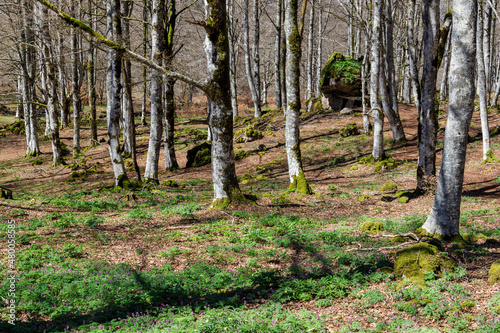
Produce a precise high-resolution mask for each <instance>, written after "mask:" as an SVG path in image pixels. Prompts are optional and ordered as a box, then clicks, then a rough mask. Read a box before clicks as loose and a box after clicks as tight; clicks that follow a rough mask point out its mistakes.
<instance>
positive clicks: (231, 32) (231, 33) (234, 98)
mask: <svg viewBox="0 0 500 333" xmlns="http://www.w3.org/2000/svg"><path fill="white" fill-rule="evenodd" d="M234 7H235V5H234V0H227V17H228V22H227V24H228V26H227V35H228V39H229V67H230V74H231V76H230V80H231V108H232V109H233V118H236V117H238V89H237V87H238V82H237V80H236V77H237V76H236V74H237V69H236V53H235V52H234V45H235V43H236V40H237V38H236V35H235V22H234Z"/></svg>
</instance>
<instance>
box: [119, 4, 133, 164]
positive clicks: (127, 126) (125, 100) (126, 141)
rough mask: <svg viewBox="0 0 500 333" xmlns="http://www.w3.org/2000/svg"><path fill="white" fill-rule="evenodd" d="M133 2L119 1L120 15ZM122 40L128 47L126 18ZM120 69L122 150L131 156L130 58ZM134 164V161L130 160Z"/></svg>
mask: <svg viewBox="0 0 500 333" xmlns="http://www.w3.org/2000/svg"><path fill="white" fill-rule="evenodd" d="M133 6H134V3H133V2H132V1H127V0H122V1H121V15H122V17H129V16H130V14H131V13H132V10H133ZM122 40H123V44H124V45H125V47H127V48H130V23H129V20H128V19H125V20H123V22H122ZM122 67H123V71H122V83H123V84H122V87H123V97H122V115H123V122H122V125H123V126H122V127H123V152H124V155H125V156H132V151H133V150H134V148H135V144H134V142H133V141H135V124H134V101H133V99H132V82H131V81H130V80H131V79H132V76H131V74H132V63H131V62H130V59H123V64H122ZM132 163H133V164H134V161H132Z"/></svg>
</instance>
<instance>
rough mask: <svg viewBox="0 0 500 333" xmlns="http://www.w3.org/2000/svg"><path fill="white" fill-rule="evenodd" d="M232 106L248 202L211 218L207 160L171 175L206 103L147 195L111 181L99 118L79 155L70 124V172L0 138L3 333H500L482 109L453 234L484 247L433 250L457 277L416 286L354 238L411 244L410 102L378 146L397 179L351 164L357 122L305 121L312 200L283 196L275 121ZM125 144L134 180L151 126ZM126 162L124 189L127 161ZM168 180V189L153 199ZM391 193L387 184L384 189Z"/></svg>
mask: <svg viewBox="0 0 500 333" xmlns="http://www.w3.org/2000/svg"><path fill="white" fill-rule="evenodd" d="M443 108H444V110H442V111H443V112H442V114H441V115H440V116H439V124H440V127H441V128H443V129H444V126H445V122H446V105H444V106H443V107H442V109H443ZM103 110H104V109H102V108H101V111H100V112H101V114H105V111H103ZM240 110H243V111H242V115H241V116H242V117H240V118H239V120H238V121H237V122H236V125H235V131H236V130H238V129H241V128H244V127H245V126H247V125H249V124H253V125H254V126H255V127H256V128H257V129H259V130H261V131H262V133H263V138H262V139H259V140H255V141H251V142H248V143H235V151H236V152H239V154H240V156H244V157H243V158H242V159H240V160H238V161H237V162H236V172H237V175H238V176H239V179H240V186H241V188H242V190H243V192H244V193H245V194H252V195H255V196H256V197H257V198H258V200H257V203H256V204H244V205H234V204H233V205H231V206H230V207H228V208H227V209H225V210H211V209H208V207H209V205H210V203H211V201H212V198H213V190H212V187H211V170H210V165H205V166H201V167H197V168H185V165H186V161H187V159H186V153H187V150H189V149H191V148H192V147H194V146H195V145H198V144H201V143H203V142H204V141H205V140H206V136H207V128H206V126H205V125H199V124H192V123H189V122H188V120H190V119H203V117H205V110H204V109H203V108H202V104H194V105H192V106H190V107H181V108H180V111H179V112H178V115H177V116H178V119H177V121H178V125H177V126H176V150H177V159H178V162H179V165H180V166H181V169H180V170H177V171H174V172H163V173H161V175H160V185H157V186H154V185H148V186H144V187H143V188H140V189H137V190H135V191H129V190H121V189H115V188H113V186H112V185H113V172H112V168H111V165H110V161H109V155H108V150H107V144H106V143H105V142H106V129H105V127H104V126H105V119H103V118H101V120H100V122H99V126H100V127H99V139H104V140H102V142H101V144H100V145H98V146H96V147H91V146H90V145H89V144H90V143H89V134H90V130H89V127H88V123H84V125H83V127H82V138H83V140H82V154H81V155H79V156H78V157H77V158H71V155H67V156H66V157H67V161H66V163H67V165H66V166H59V167H51V160H52V156H51V145H50V142H49V141H47V140H42V141H41V142H40V147H41V151H42V153H43V154H42V155H40V156H38V157H35V158H30V159H26V158H25V157H24V154H25V150H26V141H25V138H24V136H23V135H19V134H13V133H11V132H9V131H7V130H0V186H2V187H5V188H8V189H10V190H12V192H13V196H14V199H13V200H2V201H0V220H1V221H2V223H1V224H0V236H1V238H2V242H1V244H3V245H2V246H1V247H0V259H1V260H2V261H1V264H0V267H1V268H2V269H1V273H0V276H1V277H2V281H3V282H2V283H1V284H0V296H2V298H3V299H4V300H7V299H9V297H8V283H9V280H7V279H6V277H8V275H7V269H8V260H7V258H8V257H7V250H8V248H7V245H6V240H7V237H8V230H9V229H8V221H9V220H13V221H15V224H16V231H17V233H16V270H17V274H18V280H17V286H16V295H17V299H16V311H17V324H16V326H11V325H10V324H8V323H7V320H8V317H7V308H6V307H4V308H3V309H2V310H1V318H0V331H1V332H44V331H46V332H63V331H64V332H66V331H67V332H115V331H116V332H118V331H119V332H138V331H142V332H146V331H147V332H219V331H229V332H252V331H253V332H323V331H331V332H351V331H352V332H469V331H474V332H495V331H499V330H500V316H499V314H500V307H499V306H500V288H499V287H498V286H497V285H493V286H491V285H489V284H488V270H489V268H490V266H491V264H492V263H493V262H495V261H497V260H499V259H500V225H499V222H500V217H499V216H500V215H499V213H500V205H499V202H500V163H493V164H482V163H481V162H482V142H481V132H480V131H481V124H480V120H479V112H478V111H476V112H475V113H474V116H473V120H472V125H471V130H470V133H469V135H470V143H469V145H468V150H467V162H466V168H465V178H464V189H463V196H462V214H461V219H460V223H461V232H462V233H469V234H473V235H475V234H477V235H478V234H479V233H481V234H482V235H483V236H481V237H479V238H480V239H479V240H478V241H477V242H475V243H472V244H471V246H470V247H467V248H465V249H459V248H458V247H459V244H456V243H455V244H442V247H441V248H440V251H441V252H443V253H444V252H446V253H447V255H449V257H451V258H452V259H454V260H455V261H456V262H457V263H458V264H459V268H457V269H456V270H455V272H447V273H445V274H444V276H434V275H432V274H430V275H428V276H426V278H427V281H426V286H418V285H416V284H412V283H411V281H409V280H406V279H401V278H395V276H394V274H392V268H393V266H394V258H395V251H396V249H386V250H379V249H378V248H380V247H395V246H397V245H398V243H396V242H392V241H391V240H390V238H372V237H369V236H368V235H367V234H366V233H364V232H361V231H359V228H360V227H361V226H362V225H363V224H364V223H366V222H378V221H380V222H382V223H383V227H384V233H386V234H397V233H406V232H410V231H414V230H415V229H417V228H418V227H420V226H421V225H422V224H423V223H424V222H425V219H426V216H427V214H428V213H429V211H430V208H431V206H432V202H433V199H434V196H433V193H431V192H432V191H429V192H428V193H427V194H425V195H421V196H415V197H413V196H412V195H411V194H410V195H409V196H410V199H409V202H408V203H400V202H399V201H398V197H397V194H398V193H397V191H401V190H403V191H408V192H412V191H413V190H414V189H415V186H416V181H415V178H416V165H417V120H416V119H417V114H416V110H415V108H414V107H413V106H408V105H404V104H400V115H401V118H402V122H403V126H404V128H405V133H406V137H407V139H408V141H407V142H405V143H402V144H397V145H392V143H391V132H390V127H389V124H388V123H387V122H386V124H385V127H384V129H385V132H384V138H385V140H384V142H385V149H386V153H387V154H388V155H389V156H390V157H391V158H393V159H394V160H395V161H396V166H395V167H392V168H382V169H380V170H378V171H375V167H376V165H373V164H372V165H365V164H363V163H361V162H360V159H361V158H362V157H365V156H369V155H370V153H371V147H372V138H371V137H370V136H365V135H363V134H358V135H354V136H349V137H341V136H340V134H339V133H340V130H341V129H342V128H343V127H344V126H345V125H346V124H349V123H356V124H357V126H358V127H359V128H362V117H360V116H359V114H354V115H340V114H339V113H336V112H328V111H318V112H312V113H303V115H302V118H303V120H302V121H301V151H302V157H303V162H304V169H305V176H306V178H307V180H308V181H309V183H310V185H311V186H312V189H313V191H314V193H315V194H314V195H308V196H299V195H297V194H288V195H285V194H284V192H285V191H286V189H287V187H288V184H289V178H288V172H287V163H286V154H285V146H284V144H285V138H284V121H283V117H282V115H281V113H280V112H279V111H276V110H271V109H269V110H266V111H265V113H264V116H263V117H262V118H261V119H258V120H256V119H253V118H252V117H251V115H252V110H244V108H243V107H241V108H240ZM14 121H15V119H14V117H13V115H12V114H0V128H2V126H4V125H6V124H9V123H12V122H14ZM136 121H137V122H139V120H138V119H137V120H136ZM489 121H490V125H489V127H490V129H494V128H497V127H499V126H500V113H499V112H498V111H495V110H491V113H490V116H489ZM41 125H43V122H41ZM41 127H43V126H41ZM443 132H444V131H440V134H439V137H438V144H437V148H438V149H437V162H436V166H437V168H438V169H439V166H440V161H441V154H442V147H443ZM137 135H138V136H137V146H138V147H137V148H138V163H139V166H140V168H141V171H142V172H143V171H144V167H145V160H146V153H147V147H148V135H149V127H148V126H141V125H139V126H137ZM42 136H43V130H42V131H41V135H40V137H42ZM61 138H62V140H63V142H64V143H66V145H67V146H68V148H69V149H70V150H71V147H72V130H71V129H64V130H62V131H61ZM491 145H492V149H493V152H494V153H496V155H497V156H500V135H494V136H492V138H491ZM263 146H265V148H264V147H263ZM242 151H244V152H242ZM126 166H127V168H128V170H129V172H128V175H129V177H130V178H134V172H133V168H132V167H131V164H130V162H129V161H127V163H126ZM162 166H163V168H164V155H163V151H162V155H161V157H160V167H162ZM167 180H174V181H175V183H176V186H166V184H167V183H165V181H167ZM387 182H391V183H394V184H393V186H392V187H391V188H390V189H387V190H385V189H384V185H386V183H387ZM162 183H163V184H164V185H161V184H162ZM170 185H172V183H170ZM386 187H387V186H386ZM483 238H484V239H483ZM486 238H487V239H488V240H486ZM494 239H496V240H499V242H495V241H494ZM4 240H5V241H4ZM367 248H374V249H373V250H371V251H364V249H367Z"/></svg>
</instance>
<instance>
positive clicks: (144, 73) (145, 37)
mask: <svg viewBox="0 0 500 333" xmlns="http://www.w3.org/2000/svg"><path fill="white" fill-rule="evenodd" d="M142 4H143V8H142V20H143V21H144V23H143V24H142V56H143V57H144V58H146V56H147V54H148V30H149V25H148V23H147V22H148V19H149V15H148V7H149V1H148V0H143V3H142ZM147 78H148V74H147V67H146V66H142V106H141V125H142V126H146V125H147V123H146V106H147V95H148V93H147Z"/></svg>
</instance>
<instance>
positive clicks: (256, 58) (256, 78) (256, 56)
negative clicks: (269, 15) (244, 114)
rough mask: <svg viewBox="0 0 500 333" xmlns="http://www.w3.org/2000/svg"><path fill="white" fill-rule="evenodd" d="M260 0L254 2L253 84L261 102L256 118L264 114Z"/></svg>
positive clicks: (256, 111)
mask: <svg viewBox="0 0 500 333" xmlns="http://www.w3.org/2000/svg"><path fill="white" fill-rule="evenodd" d="M259 6H260V3H259V0H253V43H252V60H253V82H254V85H255V92H256V94H257V95H256V96H257V99H258V101H259V109H258V110H257V109H255V118H258V117H260V116H261V114H262V109H261V108H262V91H261V79H260V45H259V44H260V23H259V16H260V13H259V10H260V9H259Z"/></svg>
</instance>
